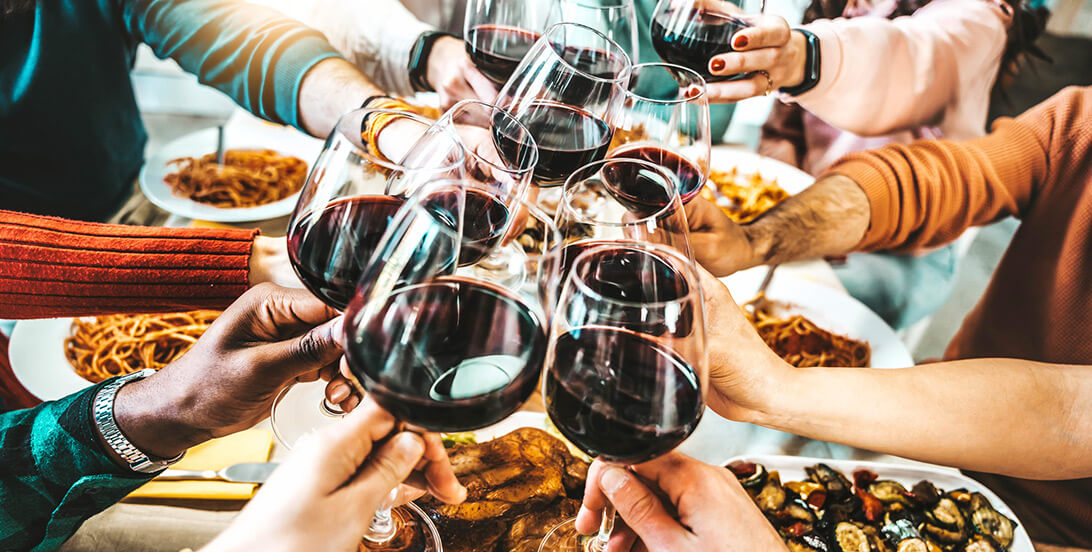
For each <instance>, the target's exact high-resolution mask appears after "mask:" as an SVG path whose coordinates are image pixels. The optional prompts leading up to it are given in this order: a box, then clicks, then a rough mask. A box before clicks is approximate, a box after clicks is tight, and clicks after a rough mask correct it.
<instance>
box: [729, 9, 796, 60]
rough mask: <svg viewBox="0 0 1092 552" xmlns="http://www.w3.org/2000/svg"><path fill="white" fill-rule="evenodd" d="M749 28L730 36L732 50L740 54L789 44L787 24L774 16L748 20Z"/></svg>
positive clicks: (754, 17)
mask: <svg viewBox="0 0 1092 552" xmlns="http://www.w3.org/2000/svg"><path fill="white" fill-rule="evenodd" d="M748 22H750V23H751V24H752V26H751V27H746V28H744V29H742V30H740V31H738V32H736V34H734V35H732V49H733V50H736V51H740V52H745V51H748V50H758V49H759V48H780V47H782V46H784V45H786V44H788V42H789V33H790V29H789V24H788V23H787V22H786V21H785V20H784V19H782V18H780V17H778V16H776V15H758V16H753V17H749V18H748Z"/></svg>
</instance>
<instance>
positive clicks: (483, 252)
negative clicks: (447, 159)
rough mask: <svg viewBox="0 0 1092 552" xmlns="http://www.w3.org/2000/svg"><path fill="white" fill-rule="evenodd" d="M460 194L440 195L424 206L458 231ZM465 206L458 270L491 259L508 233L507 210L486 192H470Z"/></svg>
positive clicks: (468, 190)
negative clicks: (460, 267) (490, 254)
mask: <svg viewBox="0 0 1092 552" xmlns="http://www.w3.org/2000/svg"><path fill="white" fill-rule="evenodd" d="M456 194H457V192H449V193H442V194H437V195H436V196H433V197H430V198H428V200H427V201H426V202H425V204H426V205H427V206H428V207H429V208H430V209H435V210H436V211H435V212H437V213H439V214H440V216H441V217H442V218H443V219H444V220H445V221H446V222H447V223H448V224H450V225H451V227H452V228H457V226H456V224H455V222H456V220H457V216H458V205H459V204H458V195H456ZM464 197H465V198H466V199H465V203H464V204H463V213H464V216H463V234H462V243H461V248H460V250H459V266H468V265H472V264H475V263H477V262H478V261H480V260H482V259H484V258H485V257H487V256H489V253H490V252H492V251H493V248H494V247H496V245H497V243H498V242H499V241H500V239H501V238H503V237H504V233H505V232H506V231H507V230H508V207H506V206H505V205H504V203H502V202H501V200H500V199H498V198H497V197H496V196H494V195H493V194H490V193H488V192H486V191H484V190H478V189H475V188H467V189H466V195H465V196H464Z"/></svg>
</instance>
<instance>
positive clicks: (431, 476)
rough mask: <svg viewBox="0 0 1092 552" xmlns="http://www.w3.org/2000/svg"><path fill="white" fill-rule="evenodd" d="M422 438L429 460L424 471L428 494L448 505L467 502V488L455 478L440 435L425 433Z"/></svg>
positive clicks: (425, 455) (426, 456)
mask: <svg viewBox="0 0 1092 552" xmlns="http://www.w3.org/2000/svg"><path fill="white" fill-rule="evenodd" d="M422 436H423V437H424V440H425V454H424V458H425V459H426V460H428V463H427V464H426V465H425V466H424V470H423V471H424V474H425V479H426V480H427V482H428V492H429V493H431V494H432V496H435V497H436V498H437V499H438V500H440V501H443V502H446V503H448V504H459V503H461V502H463V501H465V500H466V493H467V490H466V487H464V486H463V485H462V483H459V479H458V478H457V477H455V469H454V468H452V466H451V459H449V458H448V456H447V449H445V448H444V443H443V440H442V439H441V438H440V434H438V433H424V434H423V435H422Z"/></svg>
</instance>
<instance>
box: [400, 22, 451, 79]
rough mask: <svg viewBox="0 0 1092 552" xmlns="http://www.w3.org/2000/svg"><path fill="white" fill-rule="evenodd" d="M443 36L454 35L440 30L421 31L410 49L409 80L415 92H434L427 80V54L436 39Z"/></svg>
mask: <svg viewBox="0 0 1092 552" xmlns="http://www.w3.org/2000/svg"><path fill="white" fill-rule="evenodd" d="M445 36H454V35H452V34H448V33H442V32H440V31H428V32H424V33H421V36H418V37H417V41H416V42H414V43H413V48H412V49H410V57H409V65H408V68H409V81H410V86H412V87H413V90H414V91H416V92H435V91H436V90H435V89H433V88H432V85H431V84H429V82H428V56H429V54H431V53H432V46H433V45H434V44H436V41H437V40H438V39H440V38H443V37H445Z"/></svg>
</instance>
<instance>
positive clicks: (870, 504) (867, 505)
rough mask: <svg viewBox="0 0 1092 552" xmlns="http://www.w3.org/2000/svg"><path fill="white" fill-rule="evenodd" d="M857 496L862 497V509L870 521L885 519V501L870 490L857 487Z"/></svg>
mask: <svg viewBox="0 0 1092 552" xmlns="http://www.w3.org/2000/svg"><path fill="white" fill-rule="evenodd" d="M856 492H857V498H860V499H861V509H862V510H863V511H864V517H865V519H867V520H868V521H880V520H881V519H883V503H882V502H880V501H879V499H877V498H876V497H874V496H872V495H871V494H870V493H869V492H868V491H866V490H864V489H862V488H860V487H857V491H856Z"/></svg>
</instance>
